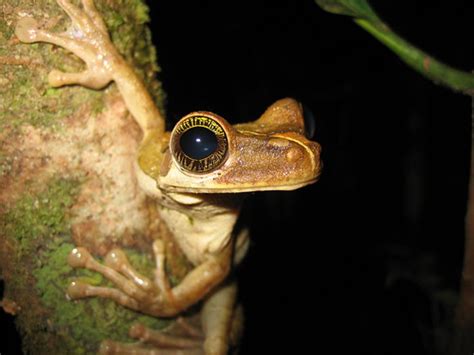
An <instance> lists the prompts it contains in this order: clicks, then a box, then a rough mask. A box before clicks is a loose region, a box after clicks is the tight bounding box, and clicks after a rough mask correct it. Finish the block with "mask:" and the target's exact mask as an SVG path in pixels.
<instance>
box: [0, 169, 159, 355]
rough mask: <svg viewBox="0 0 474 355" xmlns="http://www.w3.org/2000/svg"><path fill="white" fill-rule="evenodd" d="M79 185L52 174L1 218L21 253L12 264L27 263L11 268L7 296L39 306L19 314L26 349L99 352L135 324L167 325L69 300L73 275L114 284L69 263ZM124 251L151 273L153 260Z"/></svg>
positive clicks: (109, 305)
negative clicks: (70, 211)
mask: <svg viewBox="0 0 474 355" xmlns="http://www.w3.org/2000/svg"><path fill="white" fill-rule="evenodd" d="M79 184H80V181H79V180H70V179H69V180H67V179H61V178H53V179H51V180H50V181H49V183H48V184H47V185H46V186H45V188H44V190H41V191H38V192H36V193H26V194H25V195H24V196H22V197H20V198H19V199H18V201H16V203H15V205H14V206H12V207H11V208H10V209H9V210H7V212H6V213H5V214H4V215H3V216H2V217H1V219H0V227H1V228H2V230H3V231H5V232H6V235H7V236H8V237H7V238H9V239H11V242H12V243H14V244H15V245H16V250H17V254H16V255H15V256H12V258H15V259H16V260H12V263H14V264H15V265H23V267H22V268H18V267H16V268H11V269H10V273H9V275H5V276H6V279H7V281H8V282H7V292H6V296H7V297H9V296H10V295H11V297H12V298H14V299H15V300H17V301H18V302H19V303H20V304H21V305H23V308H24V305H25V304H35V305H36V309H28V310H27V312H21V313H20V314H19V317H18V322H19V324H20V328H21V329H22V330H23V332H24V334H23V337H24V344H25V350H26V351H27V352H28V351H30V352H31V350H32V349H35V351H32V353H37V350H38V349H41V353H43V352H44V353H47V352H50V351H57V349H67V353H68V354H88V353H92V352H94V351H96V350H97V347H98V346H99V344H100V342H101V341H102V340H104V339H115V340H121V341H124V340H127V339H129V338H128V335H127V334H128V330H129V328H130V326H131V325H132V324H133V323H134V322H140V323H142V324H145V325H147V326H149V327H152V328H154V329H160V328H163V327H164V326H165V325H167V324H168V322H167V321H163V320H159V319H157V318H154V317H148V316H145V315H140V314H138V313H136V312H133V311H130V310H128V309H126V308H124V307H122V306H119V305H117V304H116V303H115V302H113V301H110V300H105V299H99V298H90V299H84V300H79V301H69V300H67V299H66V297H65V291H66V289H67V287H68V285H69V283H70V282H71V281H72V280H74V279H78V278H79V279H81V280H83V281H86V282H88V283H90V284H93V285H106V286H112V285H111V284H110V283H108V282H106V281H105V280H104V279H103V277H102V276H101V275H99V274H98V273H95V272H91V271H88V270H82V269H78V270H74V269H72V268H71V267H70V266H69V265H68V263H67V256H68V254H69V253H70V251H71V250H72V249H73V248H74V245H73V244H72V242H71V238H70V221H69V217H68V209H69V207H70V206H71V205H72V203H73V202H74V196H75V193H76V191H77V188H78V186H79ZM126 253H127V255H128V257H129V260H130V262H131V264H132V265H133V266H134V267H135V268H136V269H137V270H138V271H140V272H142V273H144V274H148V275H149V274H151V271H152V270H153V267H154V265H153V262H152V260H151V259H149V258H147V257H144V255H143V254H142V253H138V252H135V251H127V252H126ZM29 285H31V287H29ZM34 298H37V299H38V300H39V302H36V301H35V300H34ZM40 315H43V316H40ZM53 334H54V335H53ZM129 340H130V339H129ZM38 344H41V345H38Z"/></svg>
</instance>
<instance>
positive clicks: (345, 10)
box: [316, 0, 380, 21]
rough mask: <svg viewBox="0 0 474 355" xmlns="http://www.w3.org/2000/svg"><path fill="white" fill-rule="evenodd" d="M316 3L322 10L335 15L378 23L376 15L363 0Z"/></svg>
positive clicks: (335, 0)
mask: <svg viewBox="0 0 474 355" xmlns="http://www.w3.org/2000/svg"><path fill="white" fill-rule="evenodd" d="M316 3H317V4H318V5H319V7H321V8H322V9H323V10H325V11H327V12H331V13H333V14H336V15H347V16H352V17H357V18H365V19H368V20H372V21H380V19H379V18H378V16H377V14H376V13H375V12H374V10H372V7H370V5H369V3H368V2H367V1H365V0H316Z"/></svg>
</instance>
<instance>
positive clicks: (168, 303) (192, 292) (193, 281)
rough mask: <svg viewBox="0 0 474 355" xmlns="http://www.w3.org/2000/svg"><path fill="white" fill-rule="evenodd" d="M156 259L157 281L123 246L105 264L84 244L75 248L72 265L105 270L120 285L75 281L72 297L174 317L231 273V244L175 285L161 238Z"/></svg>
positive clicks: (69, 292) (100, 270)
mask: <svg viewBox="0 0 474 355" xmlns="http://www.w3.org/2000/svg"><path fill="white" fill-rule="evenodd" d="M153 251H154V254H155V259H156V272H155V278H154V280H153V281H152V280H150V279H148V278H146V277H145V276H142V275H140V274H139V273H137V272H136V271H135V270H134V269H133V267H132V266H131V265H130V263H129V262H128V260H127V258H126V256H125V254H124V253H123V252H122V251H120V250H119V249H114V250H112V251H110V252H109V253H108V254H107V256H106V257H105V265H103V264H101V263H99V262H98V261H97V260H95V259H94V258H93V257H92V255H91V254H90V253H89V252H88V251H87V250H86V249H85V248H82V247H79V248H75V249H74V250H73V251H72V252H71V254H70V255H69V264H70V265H71V266H73V267H76V268H86V269H90V270H93V271H96V272H99V273H101V274H102V275H103V276H105V277H106V278H107V279H109V280H110V281H112V282H113V283H114V284H115V285H116V286H117V288H110V287H99V286H92V285H89V284H86V283H84V282H80V281H74V282H72V283H71V285H70V286H69V288H68V291H67V295H68V297H69V298H71V299H78V298H84V297H104V298H110V299H113V300H114V301H115V302H117V303H119V304H121V305H123V306H125V307H128V308H131V309H133V310H136V311H139V312H142V313H145V314H149V315H152V316H157V317H172V316H176V315H178V314H179V313H181V312H182V311H184V310H186V309H187V308H189V307H190V306H192V305H194V304H195V303H196V302H198V301H199V300H201V299H202V298H203V297H204V296H205V295H207V294H208V293H209V292H210V290H212V289H213V288H214V287H215V286H216V285H218V284H219V283H220V282H221V281H222V280H223V279H224V278H225V277H226V276H227V274H228V273H229V269H230V263H231V257H230V255H231V247H230V246H229V247H227V248H226V249H225V250H223V251H222V252H221V253H220V254H219V255H216V256H210V257H209V258H208V259H207V260H206V261H204V262H203V263H202V264H200V265H198V266H196V267H195V268H194V269H193V270H192V271H191V272H189V273H188V274H187V275H186V277H185V278H184V279H183V280H182V281H181V282H180V283H179V284H178V285H177V286H175V287H173V288H171V286H170V284H169V281H168V277H167V275H166V273H165V271H164V264H165V253H164V245H163V242H162V241H161V240H156V241H155V242H154V243H153Z"/></svg>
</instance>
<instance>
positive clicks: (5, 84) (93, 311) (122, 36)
mask: <svg viewBox="0 0 474 355" xmlns="http://www.w3.org/2000/svg"><path fill="white" fill-rule="evenodd" d="M96 5H97V7H98V9H99V10H100V11H101V12H102V13H103V14H104V17H105V21H106V23H107V26H108V28H109V30H110V32H111V37H112V39H113V41H114V43H115V45H116V46H117V48H118V50H119V51H120V52H121V53H122V54H123V55H124V56H125V58H126V59H127V60H128V61H129V62H131V63H132V64H133V65H134V67H135V68H137V69H136V70H137V71H138V72H139V74H140V75H141V76H142V78H143V79H144V80H145V82H146V84H147V86H148V88H149V89H150V91H151V92H152V93H153V94H154V98H155V100H156V102H157V103H158V104H159V106H161V104H162V101H163V94H162V90H161V86H160V83H159V82H158V81H156V80H155V78H154V76H155V74H156V72H157V71H158V67H157V66H156V64H155V63H156V57H155V51H154V48H153V47H152V45H151V40H150V38H151V36H150V31H149V29H148V28H147V27H146V23H147V22H148V9H147V7H146V6H145V5H144V3H143V1H142V0H107V1H105V0H103V1H102V0H101V1H99V0H97V1H96ZM0 9H1V10H0V11H1V12H2V14H3V18H2V19H0V43H1V46H0V271H1V277H2V278H3V280H4V283H5V291H4V295H3V301H2V303H1V305H2V306H3V308H4V309H5V310H6V311H7V312H9V313H12V314H16V324H17V328H18V329H19V331H20V333H21V335H22V341H23V348H24V350H25V352H26V353H34V354H61V353H67V354H76V353H77V354H82V353H92V352H95V351H96V350H97V347H98V345H99V344H100V342H101V341H102V340H104V339H115V340H119V341H130V338H128V336H127V333H128V328H129V327H130V324H131V323H132V322H134V321H137V320H139V321H140V322H143V323H145V324H146V325H149V326H151V327H153V328H156V329H159V328H161V327H163V326H164V325H165V324H167V322H166V321H163V320H160V319H156V318H152V317H147V316H144V315H140V314H137V313H135V312H132V311H129V310H127V309H125V308H124V307H121V306H117V305H116V304H115V303H114V302H112V301H106V300H101V299H86V300H79V301H75V302H71V301H68V300H67V299H66V298H65V290H66V288H67V286H68V285H69V283H70V282H71V281H72V280H73V279H74V278H86V279H87V280H88V282H92V283H95V284H104V282H103V280H102V279H101V278H100V277H99V276H98V275H96V274H95V273H91V272H87V271H86V270H75V269H72V268H71V267H70V266H68V264H67V260H66V258H67V255H68V254H69V252H70V251H71V250H72V249H73V247H74V246H76V245H81V246H85V247H87V248H88V249H89V250H91V251H92V252H93V253H94V254H96V255H99V256H102V255H104V254H105V253H106V252H107V251H108V250H109V249H110V248H111V247H113V246H121V247H124V248H125V249H126V250H127V253H128V255H129V256H130V258H131V262H132V264H134V266H135V267H136V268H138V269H141V270H142V271H143V272H144V273H151V272H152V270H153V267H154V265H153V260H152V258H151V255H150V252H151V251H150V246H151V241H152V240H153V239H154V238H156V237H157V235H159V236H160V237H163V238H167V231H166V228H165V227H164V226H163V225H162V224H161V223H160V221H159V220H158V219H157V217H156V210H155V206H154V204H153V202H152V201H150V200H149V199H148V198H147V197H146V196H145V195H144V193H143V192H141V191H140V189H139V188H138V186H137V182H136V179H135V176H134V173H133V166H134V165H133V164H134V161H135V152H136V149H137V144H138V142H139V139H140V131H139V129H138V127H137V126H136V124H135V122H134V121H133V119H132V118H131V117H130V115H129V114H128V112H127V110H126V108H125V105H124V103H123V101H122V99H121V97H120V95H119V94H118V91H117V90H116V88H115V86H114V85H111V86H110V87H109V88H108V89H107V90H104V91H93V90H88V89H85V88H83V87H79V86H72V87H66V88H60V89H52V88H50V87H49V86H48V84H47V79H46V78H47V75H48V72H49V71H50V70H51V69H53V68H57V69H60V70H63V71H80V70H82V67H83V63H82V62H81V61H80V60H79V59H78V58H76V57H75V56H74V55H72V54H70V53H68V52H67V51H65V50H63V49H61V48H57V47H54V46H51V45H48V44H33V45H30V44H23V43H21V42H19V41H18V39H17V38H16V37H15V35H14V28H15V24H16V22H17V20H18V19H19V18H20V17H22V16H33V17H35V18H36V19H37V20H38V21H39V22H40V23H41V25H42V26H43V27H44V28H47V29H49V30H50V31H62V30H64V29H65V28H66V27H67V25H68V24H69V23H70V20H69V18H68V17H67V16H66V14H65V13H64V12H63V11H62V10H61V9H60V8H59V6H58V5H57V4H56V3H55V2H54V1H50V0H49V1H48V0H40V1H38V0H21V1H17V0H2V2H1V4H0ZM168 245H169V253H175V254H173V256H172V257H168V260H170V263H169V265H167V267H168V269H170V270H171V271H172V273H174V275H175V276H176V278H179V277H180V275H182V274H183V273H184V272H185V262H184V260H183V259H182V258H181V256H180V255H178V254H177V253H178V252H176V249H173V247H172V245H171V244H169V243H168Z"/></svg>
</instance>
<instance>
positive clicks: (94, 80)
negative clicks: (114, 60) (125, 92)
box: [48, 69, 111, 89]
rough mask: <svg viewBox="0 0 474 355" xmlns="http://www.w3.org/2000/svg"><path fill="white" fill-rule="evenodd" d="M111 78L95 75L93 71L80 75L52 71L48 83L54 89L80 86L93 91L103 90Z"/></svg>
mask: <svg viewBox="0 0 474 355" xmlns="http://www.w3.org/2000/svg"><path fill="white" fill-rule="evenodd" d="M110 81H111V78H110V77H109V76H105V75H100V74H99V73H97V72H96V73H93V71H92V70H86V71H83V72H80V73H64V72H62V71H60V70H56V69H54V70H52V71H51V72H50V73H49V75H48V82H49V84H50V85H51V86H53V87H60V86H64V85H74V84H79V85H83V86H85V87H88V88H91V89H102V88H103V87H105V86H106V85H107V84H108V83H110Z"/></svg>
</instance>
